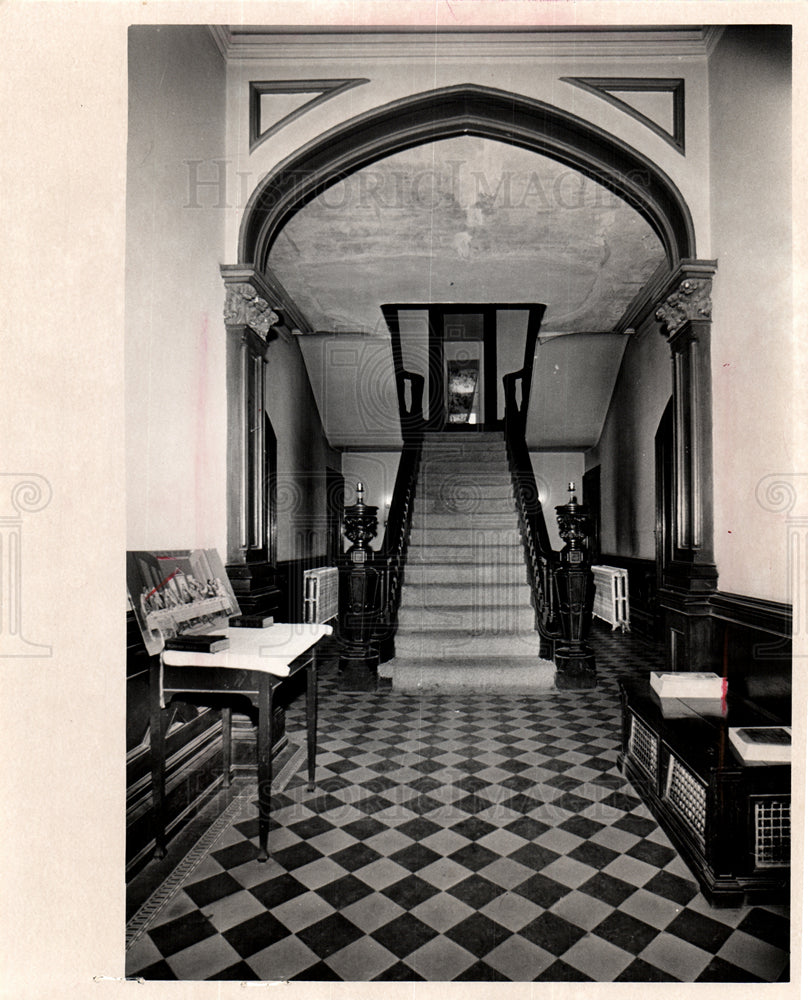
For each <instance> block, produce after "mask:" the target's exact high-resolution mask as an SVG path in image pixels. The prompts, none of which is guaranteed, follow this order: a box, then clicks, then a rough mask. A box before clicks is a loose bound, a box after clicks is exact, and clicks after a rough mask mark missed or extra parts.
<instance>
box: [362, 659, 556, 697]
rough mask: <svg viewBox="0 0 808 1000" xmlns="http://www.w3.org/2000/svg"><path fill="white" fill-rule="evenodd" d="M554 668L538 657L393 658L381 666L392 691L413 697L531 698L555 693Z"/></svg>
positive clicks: (551, 664)
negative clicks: (486, 694) (480, 695)
mask: <svg viewBox="0 0 808 1000" xmlns="http://www.w3.org/2000/svg"><path fill="white" fill-rule="evenodd" d="M555 675H556V670H555V665H554V664H553V663H551V662H550V661H548V660H540V659H539V658H538V657H535V656H534V657H529V656H519V657H511V658H510V659H504V660H494V661H492V660H491V659H489V658H486V657H468V658H465V659H464V658H461V657H457V658H455V659H447V660H443V661H441V662H440V663H436V664H432V663H423V662H421V661H419V660H408V659H406V658H404V657H395V658H394V659H392V660H390V661H389V662H388V663H386V664H384V674H381V670H380V676H387V677H390V678H392V681H393V690H394V691H401V692H402V693H408V694H417V693H419V692H421V691H434V692H445V693H447V694H449V693H459V694H462V693H469V694H471V693H477V692H480V693H484V692H502V693H507V694H513V695H519V694H526V695H533V694H542V693H545V692H550V691H554V690H555Z"/></svg>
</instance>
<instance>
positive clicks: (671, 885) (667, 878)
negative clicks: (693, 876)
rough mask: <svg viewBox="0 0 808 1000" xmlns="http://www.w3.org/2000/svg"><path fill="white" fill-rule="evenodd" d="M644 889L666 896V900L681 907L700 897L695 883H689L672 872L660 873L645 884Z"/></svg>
mask: <svg viewBox="0 0 808 1000" xmlns="http://www.w3.org/2000/svg"><path fill="white" fill-rule="evenodd" d="M644 888H645V889H646V890H647V891H648V892H653V893H654V894H655V895H657V896H664V897H665V899H670V900H672V902H674V903H679V904H680V905H681V906H686V905H687V904H688V903H689V902H690V900H691V899H693V897H694V896H696V895H698V887H697V886H696V883H695V882H688V881H687V880H686V879H683V878H679V876H678V875H672V874H671V873H670V872H659V873H658V874H656V875H654V876H653V878H651V879H650V880H649V881H648V882H646V883H645V886H644Z"/></svg>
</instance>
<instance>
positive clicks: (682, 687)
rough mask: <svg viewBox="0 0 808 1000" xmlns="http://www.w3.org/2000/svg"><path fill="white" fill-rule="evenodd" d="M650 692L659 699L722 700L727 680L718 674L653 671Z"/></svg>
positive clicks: (725, 694) (725, 693) (724, 696)
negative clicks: (653, 692)
mask: <svg viewBox="0 0 808 1000" xmlns="http://www.w3.org/2000/svg"><path fill="white" fill-rule="evenodd" d="M650 681H651V690H652V691H655V692H656V694H657V695H658V697H660V698H683V699H691V698H710V699H713V698H714V699H719V700H720V699H723V698H726V696H727V679H726V677H719V676H718V674H709V673H695V672H694V673H690V672H688V671H681V672H679V673H673V674H665V673H660V672H659V671H654V672H652V674H651V678H650Z"/></svg>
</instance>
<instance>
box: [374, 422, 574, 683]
mask: <svg viewBox="0 0 808 1000" xmlns="http://www.w3.org/2000/svg"><path fill="white" fill-rule="evenodd" d="M395 648H396V656H395V658H394V659H392V660H390V661H389V662H388V663H386V664H382V666H381V667H380V669H379V675H380V676H382V677H384V676H387V677H391V678H392V682H393V688H394V689H395V690H398V691H411V692H416V691H425V690H427V691H442V692H497V691H499V692H502V693H503V694H505V693H507V694H533V693H536V692H540V691H550V690H554V685H555V666H554V665H553V664H552V663H550V662H548V661H546V660H541V659H539V655H538V650H539V636H538V633H537V632H536V628H535V611H534V609H533V607H532V603H531V593H530V587H529V585H528V582H527V573H526V568H525V560H524V554H523V548H522V540H521V537H520V533H519V522H518V517H517V513H516V507H515V504H514V499H513V491H512V487H511V478H510V472H509V469H508V461H507V457H506V453H505V443H504V440H503V437H502V435H501V434H499V433H496V432H480V431H477V432H475V431H453V432H446V433H428V434H427V435H426V437H425V439H424V446H423V453H422V458H421V469H420V473H419V476H418V485H417V489H416V500H415V507H414V510H413V520H412V530H411V533H410V542H409V550H408V555H407V566H406V570H405V574H404V586H403V588H402V592H401V604H400V607H399V611H398V632H397V634H396V640H395Z"/></svg>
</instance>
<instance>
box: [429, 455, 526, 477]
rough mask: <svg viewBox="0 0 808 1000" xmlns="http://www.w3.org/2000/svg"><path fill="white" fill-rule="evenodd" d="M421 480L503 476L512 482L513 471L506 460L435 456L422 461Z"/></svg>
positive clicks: (498, 458) (470, 456)
mask: <svg viewBox="0 0 808 1000" xmlns="http://www.w3.org/2000/svg"><path fill="white" fill-rule="evenodd" d="M418 475H419V478H420V480H421V481H422V482H424V481H425V480H428V479H429V478H430V477H431V478H433V479H434V478H436V477H437V478H438V479H440V480H446V479H453V478H462V477H466V478H476V477H477V476H486V477H493V476H501V477H502V479H503V480H506V479H507V480H508V481H509V482H510V475H511V471H510V468H509V467H508V463H507V461H506V460H505V459H504V458H500V457H499V456H497V457H491V458H487V457H484V456H482V455H469V456H468V457H467V458H458V457H457V456H454V455H435V456H434V457H430V458H422V459H421V467H420V470H419V473H418Z"/></svg>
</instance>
